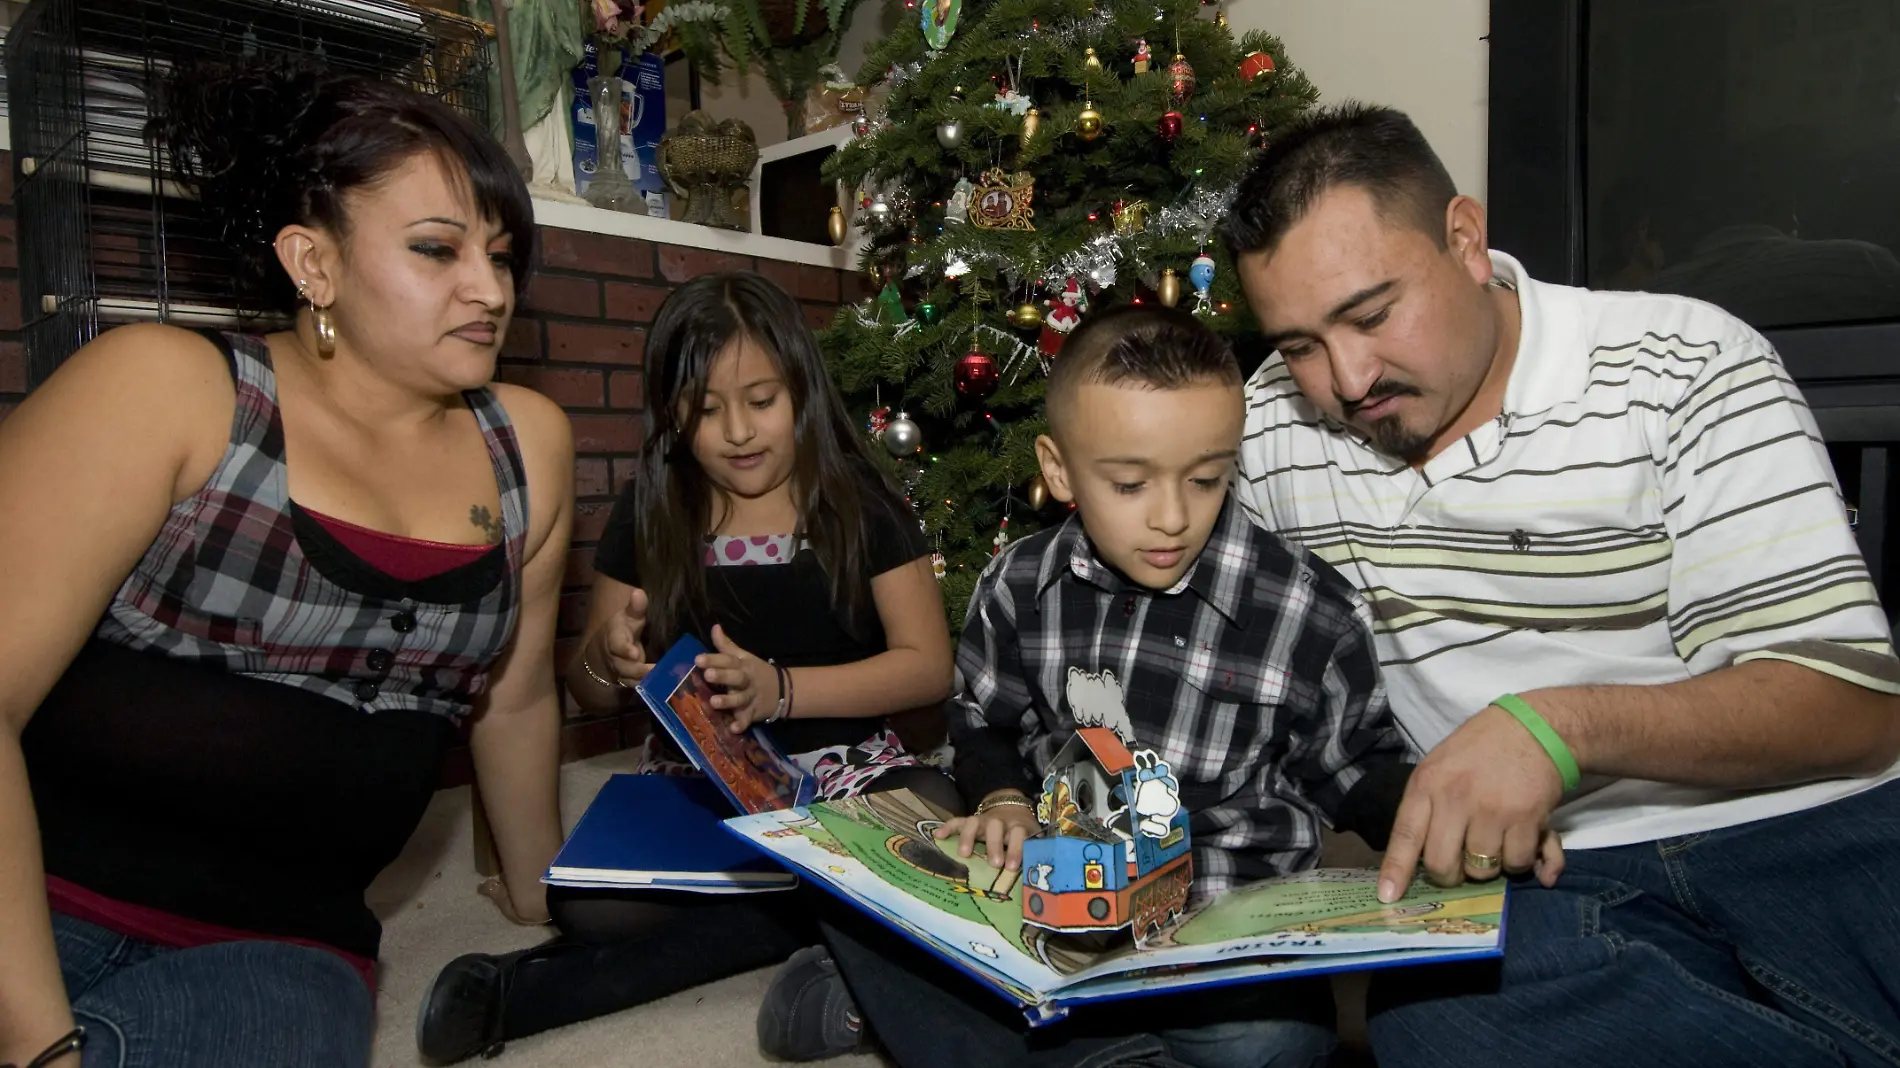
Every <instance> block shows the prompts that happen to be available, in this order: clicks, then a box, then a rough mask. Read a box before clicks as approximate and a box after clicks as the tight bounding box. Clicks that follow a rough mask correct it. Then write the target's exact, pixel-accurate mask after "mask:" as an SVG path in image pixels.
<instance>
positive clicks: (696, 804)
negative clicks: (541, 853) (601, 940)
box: [542, 775, 798, 894]
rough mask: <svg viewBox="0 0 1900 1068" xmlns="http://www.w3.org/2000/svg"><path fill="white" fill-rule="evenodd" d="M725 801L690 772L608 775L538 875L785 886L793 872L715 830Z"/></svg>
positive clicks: (610, 883)
mask: <svg viewBox="0 0 1900 1068" xmlns="http://www.w3.org/2000/svg"><path fill="white" fill-rule="evenodd" d="M732 812H733V808H732V805H731V804H730V803H728V802H727V800H726V798H725V796H724V795H722V794H721V793H720V792H719V788H718V787H716V786H714V785H713V784H712V783H711V782H710V781H709V780H707V779H705V778H704V777H702V776H698V775H615V776H614V777H612V778H610V779H608V780H607V784H606V785H605V786H602V787H601V788H600V793H598V794H596V795H595V796H594V802H593V804H591V805H588V806H587V812H586V813H585V814H584V815H582V816H581V820H580V823H578V824H576V825H575V827H574V833H573V834H571V835H568V838H567V844H565V845H563V846H562V847H561V852H560V854H559V855H558V856H556V857H555V858H554V863H553V865H552V866H551V867H549V868H548V871H547V874H546V875H545V876H543V877H542V881H543V882H545V883H548V884H550V885H552V886H572V887H585V888H592V889H628V888H653V889H662V890H689V891H692V892H695V893H702V894H721V893H728V894H737V893H753V892H757V891H763V890H785V889H789V888H791V887H793V886H796V885H797V884H798V877H797V876H795V875H793V874H792V873H791V872H789V871H786V870H785V869H784V868H783V867H781V866H779V865H777V864H774V863H773V862H772V860H771V858H769V857H766V856H763V855H761V854H760V853H759V851H758V850H756V849H753V848H751V847H750V846H748V845H746V844H745V843H744V842H740V841H737V840H735V839H734V838H733V837H732V836H731V835H729V834H726V833H725V832H724V831H722V830H721V829H720V826H719V821H720V820H722V819H724V818H726V817H727V816H730V815H732Z"/></svg>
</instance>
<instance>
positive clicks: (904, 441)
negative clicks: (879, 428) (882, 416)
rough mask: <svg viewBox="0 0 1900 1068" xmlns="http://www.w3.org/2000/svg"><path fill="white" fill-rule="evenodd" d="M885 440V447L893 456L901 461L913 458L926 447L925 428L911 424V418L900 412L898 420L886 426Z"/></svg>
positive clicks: (893, 420)
mask: <svg viewBox="0 0 1900 1068" xmlns="http://www.w3.org/2000/svg"><path fill="white" fill-rule="evenodd" d="M883 438H884V447H885V448H886V449H889V450H890V453H891V455H892V456H896V457H899V458H900V459H901V458H902V457H905V456H913V455H915V454H916V452H917V450H918V449H921V448H923V447H924V432H923V428H921V427H919V426H918V425H917V424H916V423H913V422H911V421H910V416H908V415H905V414H904V413H903V412H898V413H897V418H895V419H892V420H891V421H890V422H888V423H886V424H884V434H883Z"/></svg>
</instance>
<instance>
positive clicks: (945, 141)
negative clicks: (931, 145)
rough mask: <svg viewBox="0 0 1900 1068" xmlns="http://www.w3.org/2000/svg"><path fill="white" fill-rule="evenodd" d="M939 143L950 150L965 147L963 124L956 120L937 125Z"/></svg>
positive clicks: (947, 120)
mask: <svg viewBox="0 0 1900 1068" xmlns="http://www.w3.org/2000/svg"><path fill="white" fill-rule="evenodd" d="M937 143H938V144H940V145H942V146H943V147H945V148H948V149H956V148H959V147H961V146H962V145H963V123H961V122H958V121H957V120H956V119H945V120H944V121H942V122H940V123H938V124H937Z"/></svg>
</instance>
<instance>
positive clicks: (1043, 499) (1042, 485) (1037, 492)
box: [1023, 474, 1049, 512]
mask: <svg viewBox="0 0 1900 1068" xmlns="http://www.w3.org/2000/svg"><path fill="white" fill-rule="evenodd" d="M1023 496H1024V497H1027V498H1028V499H1029V509H1030V511H1032V512H1040V511H1042V506H1043V505H1045V504H1048V503H1049V483H1047V482H1044V481H1043V480H1042V476H1041V475H1040V474H1038V475H1033V476H1031V477H1030V479H1029V485H1028V487H1027V488H1025V489H1024V490H1023Z"/></svg>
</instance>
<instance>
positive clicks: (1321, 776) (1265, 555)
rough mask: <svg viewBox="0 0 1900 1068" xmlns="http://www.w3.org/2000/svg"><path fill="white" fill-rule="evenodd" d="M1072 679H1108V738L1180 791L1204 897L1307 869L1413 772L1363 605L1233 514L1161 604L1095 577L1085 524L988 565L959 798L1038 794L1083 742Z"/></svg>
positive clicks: (973, 627) (1099, 572)
mask: <svg viewBox="0 0 1900 1068" xmlns="http://www.w3.org/2000/svg"><path fill="white" fill-rule="evenodd" d="M1072 668H1075V669H1080V670H1081V671H1083V672H1088V673H1091V674H1094V673H1100V672H1104V671H1108V672H1113V673H1114V675H1115V678H1116V681H1117V683H1118V684H1119V685H1120V688H1121V692H1122V694H1123V695H1124V705H1125V708H1126V714H1127V722H1126V723H1125V724H1114V723H1108V724H1104V725H1105V726H1111V727H1115V728H1117V731H1116V732H1117V733H1118V734H1121V735H1123V737H1124V739H1126V738H1127V736H1128V734H1130V733H1132V734H1133V736H1134V741H1135V742H1136V743H1137V744H1139V745H1141V746H1144V747H1150V748H1153V749H1154V750H1155V752H1156V753H1158V754H1159V755H1160V756H1161V757H1162V758H1163V759H1165V760H1166V761H1167V762H1168V764H1169V767H1170V768H1171V770H1172V771H1173V773H1174V776H1175V778H1177V779H1178V780H1180V783H1181V803H1182V805H1184V806H1185V807H1186V808H1187V809H1188V810H1189V812H1190V813H1191V814H1192V822H1191V823H1190V825H1189V830H1190V833H1191V834H1192V835H1193V840H1194V893H1195V895H1196V896H1197V897H1199V896H1201V895H1205V894H1208V893H1213V892H1218V891H1222V890H1226V889H1228V888H1230V887H1232V886H1234V885H1235V884H1237V883H1243V882H1251V881H1253V880H1256V879H1262V878H1266V877H1268V876H1273V875H1282V874H1286V873H1288V872H1295V871H1302V870H1305V869H1307V868H1311V867H1312V866H1313V865H1314V864H1315V863H1317V861H1318V859H1319V850H1320V824H1321V822H1322V820H1324V821H1325V822H1327V823H1330V824H1332V825H1334V826H1336V827H1342V828H1344V827H1346V826H1351V827H1352V829H1354V830H1358V829H1359V827H1358V826H1357V825H1356V824H1357V823H1358V821H1357V820H1356V819H1354V818H1353V813H1355V812H1356V811H1357V810H1358V809H1360V808H1361V805H1362V803H1359V802H1355V803H1354V804H1348V797H1349V795H1352V794H1353V793H1354V789H1355V787H1357V786H1358V785H1360V784H1361V783H1362V782H1376V781H1381V780H1384V779H1386V778H1387V775H1386V772H1389V771H1402V770H1403V769H1402V767H1401V766H1402V765H1403V764H1404V763H1405V762H1407V761H1408V759H1409V758H1408V756H1407V752H1408V750H1407V746H1406V741H1405V738H1404V737H1403V735H1401V733H1400V732H1399V730H1398V728H1397V726H1396V725H1395V724H1394V722H1393V719H1392V715H1391V712H1390V710H1389V709H1388V708H1387V706H1386V697H1385V685H1384V683H1383V681H1382V680H1381V677H1380V673H1379V660H1378V657H1377V655H1376V654H1375V653H1374V651H1373V644H1372V617H1371V614H1370V613H1369V612H1368V611H1367V609H1366V605H1365V602H1364V601H1363V600H1361V599H1360V597H1359V595H1358V594H1357V593H1356V592H1354V590H1353V589H1352V587H1351V586H1350V585H1348V584H1347V583H1346V580H1345V579H1343V578H1341V577H1340V575H1339V573H1338V572H1336V571H1334V570H1333V569H1332V568H1331V567H1328V566H1327V565H1326V564H1324V563H1322V562H1321V561H1320V560H1319V559H1318V558H1317V557H1315V556H1313V555H1312V554H1311V553H1307V552H1303V551H1300V550H1296V549H1292V548H1290V547H1289V546H1288V545H1287V544H1286V543H1285V542H1284V541H1282V540H1280V538H1279V537H1278V536H1276V535H1274V534H1271V533H1269V532H1267V531H1265V530H1261V529H1260V528H1258V527H1255V526H1254V525H1253V524H1252V523H1250V522H1248V521H1247V516H1246V513H1245V512H1244V511H1243V510H1242V509H1241V508H1240V507H1238V506H1237V505H1236V504H1235V503H1234V501H1233V500H1232V498H1231V497H1230V498H1229V499H1228V501H1227V503H1226V504H1225V506H1223V508H1222V510H1221V514H1220V518H1219V519H1218V520H1217V521H1216V522H1215V524H1214V530H1213V532H1212V533H1211V534H1210V535H1209V537H1208V541H1207V546H1206V547H1205V548H1204V549H1202V551H1201V555H1200V557H1199V558H1197V559H1196V560H1195V561H1194V564H1193V566H1192V567H1190V568H1189V569H1188V572H1187V574H1186V575H1184V576H1183V577H1182V579H1181V581H1180V582H1178V583H1176V584H1175V585H1174V587H1173V588H1172V589H1169V590H1151V589H1148V588H1146V587H1142V586H1138V585H1135V584H1133V583H1130V582H1128V581H1127V580H1126V579H1124V578H1122V577H1121V576H1120V575H1119V574H1117V573H1116V572H1115V571H1113V570H1111V569H1110V568H1109V567H1108V566H1106V565H1105V564H1103V563H1102V562H1101V560H1100V559H1098V558H1097V557H1096V555H1095V552H1094V550H1093V549H1092V548H1091V547H1090V545H1089V539H1088V536H1087V535H1086V534H1085V533H1083V530H1082V523H1081V520H1080V518H1079V517H1071V518H1070V519H1069V520H1068V521H1067V522H1065V523H1063V524H1062V525H1060V526H1058V527H1055V528H1053V529H1050V530H1044V531H1041V532H1039V533H1037V534H1034V535H1031V536H1030V537H1028V538H1026V539H1024V540H1022V541H1019V542H1017V543H1015V544H1013V545H1011V546H1009V548H1008V549H1006V550H1004V552H1003V553H1002V554H1001V555H1000V556H998V557H997V558H996V559H995V560H994V561H992V562H991V564H990V566H989V568H988V569H986V570H985V571H984V572H983V577H982V579H981V580H980V581H979V582H978V583H977V587H976V592H975V593H974V594H973V595H972V596H971V598H970V610H969V614H968V617H967V620H966V622H965V624H964V630H963V640H962V642H961V644H960V645H959V647H958V650H957V669H958V673H959V674H960V675H961V677H962V680H963V685H962V692H961V693H960V694H959V695H958V698H957V701H956V703H957V705H958V706H959V708H960V709H961V712H962V714H961V716H957V717H953V727H952V729H953V738H954V740H955V742H956V746H957V762H956V777H957V781H958V783H959V784H960V785H962V786H963V788H964V792H965V794H966V796H968V797H970V798H972V799H974V798H978V797H982V796H984V795H985V794H987V793H989V792H990V791H992V790H997V789H1002V788H1005V787H1012V786H1013V787H1016V788H1018V789H1023V790H1025V792H1028V793H1030V794H1032V795H1033V794H1035V793H1036V792H1038V791H1039V789H1040V778H1039V777H1040V775H1041V773H1042V771H1043V770H1044V769H1046V768H1047V767H1048V766H1049V762H1050V760H1051V759H1053V758H1054V757H1055V755H1056V753H1057V752H1058V751H1059V750H1060V749H1061V747H1062V745H1063V744H1064V743H1065V742H1067V741H1068V739H1069V738H1070V736H1071V735H1072V734H1073V733H1074V731H1075V728H1076V726H1077V724H1076V721H1075V713H1074V710H1073V709H1072V708H1071V707H1070V704H1069V694H1068V691H1069V686H1070V682H1069V672H1070V669H1072ZM1380 765H1386V766H1387V767H1385V768H1382V769H1380V771H1381V774H1379V775H1375V776H1370V777H1368V772H1370V771H1373V770H1374V769H1375V768H1379V766H1380ZM1384 819H1385V822H1386V823H1387V824H1388V825H1389V823H1390V815H1389V814H1387V815H1386V816H1385V817H1384ZM1377 833H1378V834H1379V835H1381V836H1382V835H1383V833H1384V832H1383V830H1379V831H1378V832H1377Z"/></svg>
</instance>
